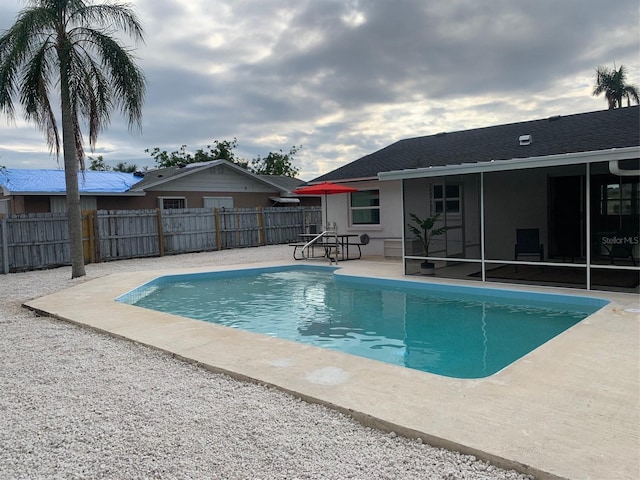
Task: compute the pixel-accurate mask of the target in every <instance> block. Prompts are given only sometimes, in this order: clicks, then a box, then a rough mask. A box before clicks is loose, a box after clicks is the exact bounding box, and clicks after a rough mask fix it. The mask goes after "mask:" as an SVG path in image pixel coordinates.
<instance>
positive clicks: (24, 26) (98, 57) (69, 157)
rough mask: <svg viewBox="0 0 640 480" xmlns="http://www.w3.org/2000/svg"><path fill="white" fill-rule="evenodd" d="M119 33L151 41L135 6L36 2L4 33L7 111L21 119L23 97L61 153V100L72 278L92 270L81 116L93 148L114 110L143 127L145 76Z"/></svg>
mask: <svg viewBox="0 0 640 480" xmlns="http://www.w3.org/2000/svg"><path fill="white" fill-rule="evenodd" d="M107 1H108V0H107ZM116 31H122V32H124V33H125V34H126V35H128V36H129V37H131V38H132V39H133V40H134V41H144V38H143V31H142V27H141V24H140V22H139V20H138V18H137V16H136V15H135V13H134V12H133V10H132V9H131V8H130V6H129V5H126V4H118V3H113V2H109V1H108V3H104V4H98V5H96V4H92V3H90V2H89V1H85V0H28V1H27V6H26V8H24V9H23V10H21V11H20V12H19V13H18V16H17V18H16V22H15V24H14V25H13V26H12V27H11V28H9V30H7V31H5V32H4V33H3V35H2V37H0V111H4V112H5V113H6V114H7V115H8V117H9V118H10V119H13V118H14V113H15V107H14V97H15V98H17V100H18V102H19V103H20V104H21V106H22V108H23V110H24V114H25V118H26V119H27V120H28V121H33V122H35V123H36V124H37V125H38V126H39V127H40V128H41V129H42V130H43V131H44V133H45V136H46V139H47V144H48V145H49V148H50V149H51V152H52V153H54V152H55V154H56V156H59V155H60V135H59V131H58V125H57V120H56V115H55V112H54V108H53V104H52V102H56V101H59V102H60V113H61V117H60V118H61V123H62V150H63V156H64V169H65V180H66V191H67V215H68V221H69V240H70V244H71V267H72V268H71V270H72V271H71V277H72V278H76V277H81V276H83V275H85V268H84V255H83V249H82V218H81V212H80V193H79V189H78V172H79V170H80V169H82V170H84V150H83V137H82V132H81V130H80V121H79V120H80V119H82V120H84V121H86V123H87V125H88V130H89V144H90V146H91V149H92V150H93V148H94V147H95V143H96V140H97V137H98V133H99V132H100V131H102V129H103V128H105V127H106V126H107V125H108V123H109V120H110V112H111V111H112V109H114V108H119V109H120V111H121V112H122V113H123V114H124V115H125V116H126V117H127V119H128V122H129V127H130V128H133V127H140V125H141V119H142V102H143V98H144V93H145V87H146V82H145V78H144V74H143V73H142V70H140V69H139V68H138V67H137V66H136V64H135V62H134V58H133V56H132V54H131V52H130V50H128V49H127V48H125V47H124V46H123V45H122V44H121V43H120V41H119V40H118V39H117V38H115V37H113V36H112V35H113V34H114V33H115V32H116ZM54 89H55V92H54V91H53V90H54ZM53 95H55V97H54V98H52V97H53ZM58 95H59V96H58Z"/></svg>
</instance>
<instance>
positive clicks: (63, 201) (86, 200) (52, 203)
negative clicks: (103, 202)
mask: <svg viewBox="0 0 640 480" xmlns="http://www.w3.org/2000/svg"><path fill="white" fill-rule="evenodd" d="M49 209H50V210H51V211H52V212H54V213H61V212H66V211H67V197H66V196H64V195H61V196H56V197H49ZM97 209H98V200H97V199H96V197H80V211H82V212H84V211H85V210H97Z"/></svg>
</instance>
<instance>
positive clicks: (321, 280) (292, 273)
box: [118, 266, 607, 378]
mask: <svg viewBox="0 0 640 480" xmlns="http://www.w3.org/2000/svg"><path fill="white" fill-rule="evenodd" d="M334 270H335V269H334V268H330V267H312V266H292V267H277V268H263V269H250V270H236V271H231V272H213V273H206V274H193V275H174V276H166V277H161V278H158V279H156V280H153V281H152V282H149V283H147V284H145V285H143V286H141V287H139V288H137V289H135V290H133V291H131V292H129V293H127V294H125V295H123V296H121V297H120V298H118V301H120V302H124V303H129V304H132V305H136V306H139V307H144V308H148V309H153V310H157V311H161V312H167V313H172V314H175V315H180V316H183V317H188V318H193V319H196V320H204V321H207V322H213V323H217V324H220V325H226V326H228V327H232V328H238V329H242V330H248V331H251V332H256V333H261V334H264V335H271V336H274V337H278V338H283V339H287V340H293V341H296V342H302V343H309V344H312V345H316V346H319V347H324V348H330V349H334V350H339V351H341V352H346V353H350V354H353V355H359V356H362V357H367V358H371V359H375V360H380V361H383V362H387V363H392V364H395V365H400V366H404V367H408V368H414V369H417V370H422V371H425V372H430V373H435V374H438V375H444V376H448V377H456V378H481V377H486V376H489V375H492V374H493V373H496V372H497V371H499V370H501V369H502V368H504V367H506V366H507V365H509V364H510V363H512V362H514V361H516V360H517V359H518V358H520V357H522V356H523V355H526V354H527V353H529V352H530V351H532V350H533V349H535V348H537V347H538V346H540V345H541V344H543V343H544V342H546V341H548V340H549V339H551V338H553V337H554V336H556V335H558V334H559V333H561V332H562V331H564V330H566V329H567V328H569V327H571V326H572V325H575V324H576V323H577V322H579V321H580V320H582V319H584V318H585V317H587V316H588V315H590V314H591V313H593V312H594V311H596V310H598V309H599V308H601V307H602V306H604V305H605V304H606V303H607V302H606V301H605V300H600V299H596V298H585V297H577V296H568V295H553V294H539V293H527V292H517V291H509V290H491V289H486V288H477V287H457V286H444V285H433V284H425V283H424V282H415V281H414V282H412V281H404V280H380V279H377V280H376V279H371V278H364V277H351V276H345V275H335V274H334Z"/></svg>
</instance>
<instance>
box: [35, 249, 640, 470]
mask: <svg viewBox="0 0 640 480" xmlns="http://www.w3.org/2000/svg"><path fill="white" fill-rule="evenodd" d="M265 265H273V263H269V264H265ZM340 267H341V272H342V273H344V274H355V275H368V276H379V277H384V278H406V277H402V275H401V272H400V271H399V270H400V268H401V267H400V266H399V265H398V264H397V263H387V262H371V261H364V260H361V261H358V262H346V263H342V264H340ZM234 268H242V267H240V266H237V267H229V266H225V267H221V268H220V270H222V269H234ZM204 270H205V269H188V270H187V269H182V270H170V271H169V270H167V271H158V270H156V271H153V272H137V273H126V274H124V273H123V274H115V275H111V276H107V277H103V278H99V279H96V280H92V281H90V282H87V283H83V284H81V285H78V286H76V287H74V288H71V289H69V290H66V291H63V292H59V293H55V294H52V295H49V296H46V297H42V298H39V299H35V300H32V301H29V302H28V303H27V306H28V307H30V308H32V309H35V310H37V311H40V312H43V313H46V314H47V315H51V316H55V317H58V318H61V319H66V320H68V321H71V322H74V323H78V324H82V325H87V326H89V327H92V328H95V329H98V330H101V331H104V332H108V333H110V334H112V335H116V336H119V337H125V338H129V339H131V340H134V341H136V342H140V343H142V344H146V345H150V346H154V347H156V348H159V349H162V350H165V351H167V352H171V353H173V354H175V355H177V356H178V357H181V358H185V359H188V360H191V361H196V362H199V363H201V364H203V365H206V366H208V367H209V368H211V369H212V370H215V371H221V372H225V373H228V374H230V375H232V376H234V377H236V378H241V379H251V380H255V381H259V382H264V383H267V384H271V385H274V386H277V387H278V388H281V389H283V390H286V391H289V392H292V393H294V394H295V395H298V396H300V397H301V398H303V399H306V400H309V401H313V402H318V403H322V404H326V405H329V406H332V407H334V408H337V409H339V410H341V411H344V412H347V413H349V414H350V415H352V416H354V417H356V418H358V419H359V420H360V421H362V422H363V423H365V424H368V425H371V426H375V427H378V428H383V429H388V430H393V431H395V432H397V433H400V434H404V435H407V436H420V437H421V438H423V439H425V440H426V441H427V442H429V443H431V444H433V445H435V446H441V447H446V448H450V449H455V450H460V451H462V452H464V453H471V454H475V455H477V456H478V457H480V458H483V459H486V460H489V461H491V462H493V463H494V464H496V465H498V466H503V467H507V468H516V469H517V470H519V471H522V472H525V473H533V474H535V475H537V476H538V477H539V478H568V479H636V478H639V477H640V453H639V452H640V438H639V432H640V414H639V412H640V391H639V383H640V380H639V379H640V367H639V363H640V362H639V356H640V348H639V347H640V315H639V314H638V313H636V311H633V310H634V309H638V308H640V303H639V298H638V296H637V295H631V294H608V293H602V292H588V293H587V292H582V291H580V290H573V289H571V290H561V289H554V290H553V291H554V292H561V293H568V294H573V295H583V296H594V297H595V296H597V297H602V298H607V299H609V300H611V303H610V304H609V305H607V306H606V307H605V308H603V309H601V310H600V311H599V312H596V313H595V314H594V315H592V316H590V317H589V318H587V319H585V320H583V321H582V322H580V323H579V324H578V325H576V326H574V327H572V328H571V329H569V330H567V331H566V332H564V333H562V334H560V335H559V336H557V337H555V338H554V339H552V340H551V341H549V342H547V343H546V344H544V345H542V346H541V347H539V348H537V349H536V350H535V351H533V352H531V353H530V354H528V355H527V356H525V357H524V358H522V359H520V360H519V361H517V362H515V363H514V364H512V365H510V366H509V367H507V368H505V369H504V370H502V371H500V372H499V373H497V374H495V375H492V376H490V377H488V378H485V379H479V380H460V379H452V378H446V377H441V376H438V375H432V374H428V373H423V372H419V371H416V370H411V369H406V368H401V367H397V366H393V365H387V364H384V363H381V362H376V361H372V360H367V359H364V358H360V357H354V356H351V355H347V354H342V353H339V352H334V351H330V350H325V349H320V348H316V347H312V346H309V345H302V344H297V343H292V342H288V341H284V340H279V339H274V338H271V337H266V336H261V335H257V334H253V333H248V332H242V331H239V330H236V329H230V328H226V327H221V326H217V325H213V324H208V323H205V322H199V321H194V320H188V319H185V318H182V317H176V316H173V315H168V314H162V313H158V312H151V311H147V310H144V309H139V308H136V307H132V306H129V305H125V304H121V303H117V302H115V301H114V298H116V297H117V296H119V295H121V294H123V293H126V292H127V291H129V290H131V289H133V288H135V287H136V286H139V285H141V284H143V283H145V282H147V281H149V280H151V279H153V278H156V277H157V276H160V275H163V274H169V273H186V272H198V271H204ZM206 270H211V269H210V268H208V269H206ZM412 279H415V278H413V277H412ZM419 280H422V281H425V282H429V281H434V280H433V279H419ZM447 283H457V284H464V283H465V282H461V281H457V282H453V281H451V282H447ZM469 284H470V285H472V286H478V284H477V283H475V282H471V283H469ZM496 288H497V287H496ZM513 288H514V289H515V288H517V289H525V288H523V287H522V286H517V287H516V286H514V287H513ZM526 290H529V291H545V290H544V289H542V288H537V287H530V288H526ZM546 291H548V290H546Z"/></svg>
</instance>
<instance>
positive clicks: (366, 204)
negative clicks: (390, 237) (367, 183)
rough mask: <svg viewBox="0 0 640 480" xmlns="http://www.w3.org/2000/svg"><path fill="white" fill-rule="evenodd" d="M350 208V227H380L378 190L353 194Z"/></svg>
mask: <svg viewBox="0 0 640 480" xmlns="http://www.w3.org/2000/svg"><path fill="white" fill-rule="evenodd" d="M350 208H351V224H352V225H380V191H379V190H360V191H358V192H353V193H352V194H351V206H350Z"/></svg>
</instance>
